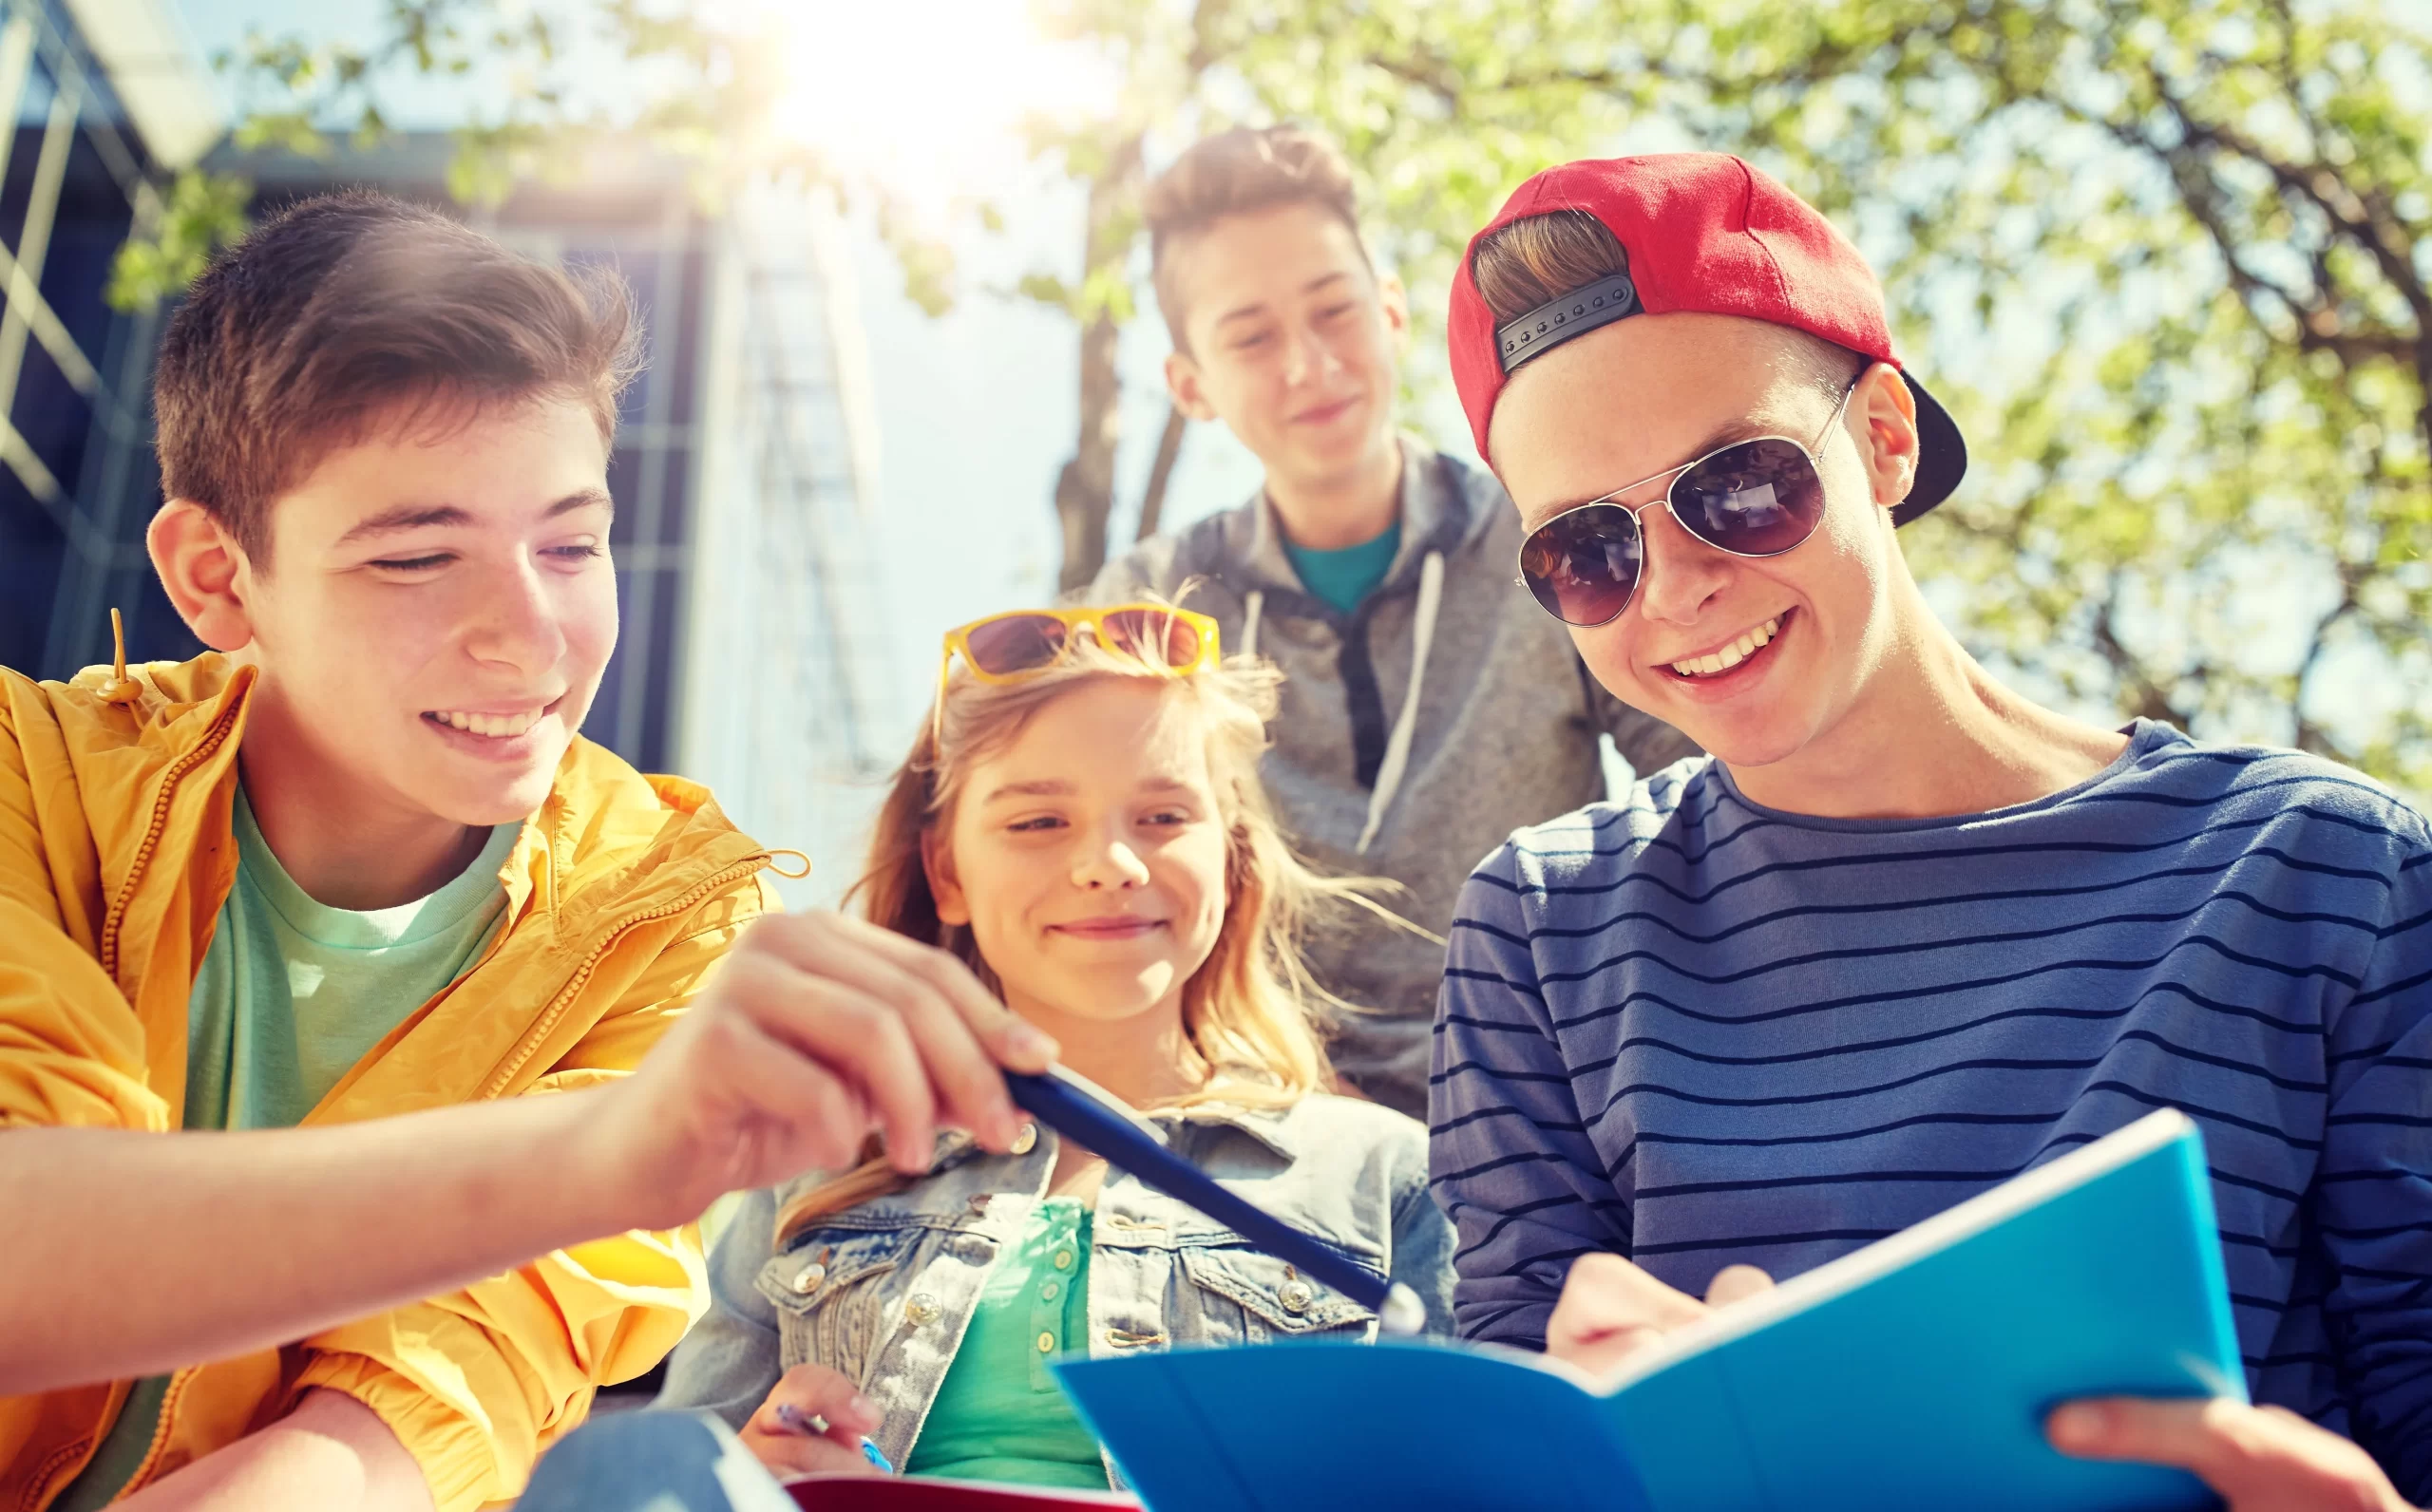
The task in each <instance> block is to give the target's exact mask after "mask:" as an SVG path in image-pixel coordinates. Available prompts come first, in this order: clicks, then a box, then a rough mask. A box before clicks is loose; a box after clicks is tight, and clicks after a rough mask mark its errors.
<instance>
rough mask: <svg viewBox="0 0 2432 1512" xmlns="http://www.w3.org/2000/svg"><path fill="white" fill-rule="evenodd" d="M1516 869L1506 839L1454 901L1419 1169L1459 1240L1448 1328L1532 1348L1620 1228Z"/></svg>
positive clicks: (1620, 1211) (1619, 1211)
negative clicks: (1577, 1277) (1541, 982)
mask: <svg viewBox="0 0 2432 1512" xmlns="http://www.w3.org/2000/svg"><path fill="white" fill-rule="evenodd" d="M1517 871H1518V867H1517V853H1516V852H1515V850H1514V849H1513V847H1511V846H1510V845H1507V846H1505V847H1504V848H1503V849H1502V850H1500V851H1498V852H1496V853H1495V854H1494V855H1493V856H1492V857H1490V858H1489V859H1488V860H1486V862H1485V863H1484V864H1482V865H1481V866H1480V867H1479V868H1478V870H1477V871H1476V872H1475V873H1474V874H1473V876H1472V877H1471V879H1470V880H1469V882H1468V884H1467V886H1465V887H1464V888H1463V890H1462V893H1461V898H1460V903H1459V906H1458V909H1457V912H1456V914H1455V917H1454V921H1453V930H1452V934H1451V936H1450V940H1451V949H1450V951H1449V953H1448V954H1447V957H1446V964H1445V972H1444V986H1443V989H1442V992H1441V993H1440V995H1439V997H1438V999H1437V1006H1436V1015H1435V1062H1434V1068H1433V1073H1432V1074H1431V1076H1430V1077H1429V1086H1428V1110H1429V1114H1430V1117H1429V1120H1428V1122H1429V1125H1430V1126H1431V1128H1432V1130H1433V1136H1432V1140H1431V1143H1430V1147H1429V1158H1428V1162H1429V1166H1430V1171H1431V1181H1432V1182H1433V1184H1434V1186H1435V1198H1436V1200H1437V1201H1438V1202H1439V1203H1441V1204H1442V1205H1443V1207H1444V1210H1445V1212H1446V1213H1447V1214H1448V1215H1449V1216H1450V1217H1451V1218H1452V1219H1453V1224H1454V1233H1455V1236H1456V1239H1457V1244H1458V1247H1457V1249H1456V1250H1455V1251H1454V1273H1455V1278H1454V1292H1453V1318H1454V1328H1455V1330H1456V1331H1457V1332H1459V1333H1460V1335H1461V1336H1462V1337H1464V1338H1472V1339H1483V1340H1487V1341H1490V1342H1492V1343H1497V1344H1509V1345H1513V1346H1516V1347H1519V1348H1524V1349H1531V1350H1536V1349H1543V1348H1544V1347H1545V1338H1546V1320H1547V1318H1548V1317H1549V1315H1550V1314H1551V1313H1552V1312H1553V1305H1554V1300H1555V1298H1556V1297H1557V1296H1559V1295H1561V1292H1562V1283H1563V1277H1564V1276H1566V1275H1568V1272H1569V1270H1570V1262H1571V1261H1572V1260H1573V1259H1575V1258H1576V1257H1579V1256H1581V1255H1585V1254H1587V1253H1589V1252H1591V1251H1596V1250H1612V1251H1617V1252H1622V1253H1626V1252H1627V1251H1628V1248H1629V1231H1628V1226H1627V1225H1628V1210H1627V1208H1626V1207H1625V1205H1624V1204H1623V1203H1622V1202H1620V1201H1619V1200H1616V1198H1615V1196H1614V1193H1613V1189H1612V1186H1611V1184H1610V1182H1609V1181H1606V1176H1605V1171H1604V1167H1603V1164H1602V1162H1599V1161H1598V1160H1597V1158H1596V1152H1595V1147H1594V1145H1593V1144H1591V1143H1589V1140H1588V1137H1587V1125H1586V1124H1585V1121H1584V1120H1583V1119H1582V1118H1581V1117H1580V1111H1579V1107H1578V1105H1577V1103H1576V1102H1575V1100H1574V1099H1573V1097H1572V1095H1571V1083H1570V1075H1569V1072H1568V1068H1566V1067H1565V1065H1564V1063H1563V1058H1562V1052H1561V1050H1560V1049H1559V1048H1558V1047H1557V1045H1556V1043H1555V1037H1554V1026H1553V1024H1552V1022H1551V1021H1550V1019H1549V1017H1548V1015H1547V1010H1546V1003H1545V999H1544V997H1543V996H1542V995H1541V994H1540V993H1539V992H1538V989H1537V985H1536V964H1535V961H1534V959H1533V958H1532V956H1531V954H1530V948H1529V917H1530V909H1529V907H1528V904H1527V897H1526V894H1525V893H1524V891H1523V887H1522V884H1521V883H1520V882H1519V881H1518V879H1517V876H1516V874H1517Z"/></svg>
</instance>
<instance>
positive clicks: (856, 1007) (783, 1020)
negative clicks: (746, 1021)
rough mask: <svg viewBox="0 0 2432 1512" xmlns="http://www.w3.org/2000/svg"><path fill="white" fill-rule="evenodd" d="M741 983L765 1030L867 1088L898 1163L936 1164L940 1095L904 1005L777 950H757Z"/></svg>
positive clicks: (910, 1166)
mask: <svg viewBox="0 0 2432 1512" xmlns="http://www.w3.org/2000/svg"><path fill="white" fill-rule="evenodd" d="M736 986H737V988H738V989H739V990H740V991H741V992H743V993H744V994H745V1001H746V1002H747V1003H748V1004H749V1005H750V1013H751V1017H752V1020H753V1022H754V1023H755V1024H756V1025H757V1026H758V1027H759V1028H760V1030H762V1031H763V1032H765V1033H767V1034H768V1035H769V1036H770V1037H771V1038H772V1039H775V1040H778V1041H780V1042H782V1043H784V1044H786V1045H789V1046H791V1047H792V1048H793V1049H795V1051H796V1052H798V1054H800V1055H807V1056H808V1057H810V1058H811V1059H813V1060H815V1061H817V1062H818V1063H820V1064H821V1065H823V1066H826V1067H827V1068H830V1069H831V1070H833V1071H835V1072H837V1073H838V1074H840V1075H842V1076H844V1077H845V1079H847V1080H849V1081H850V1082H852V1083H853V1085H855V1086H856V1087H860V1088H861V1089H862V1091H863V1093H864V1095H865V1096H866V1097H867V1098H868V1100H869V1106H870V1108H871V1111H873V1112H874V1113H876V1114H877V1115H878V1119H879V1122H880V1124H881V1125H883V1127H884V1128H885V1130H886V1142H887V1151H888V1154H889V1156H890V1157H891V1158H892V1159H893V1161H894V1162H895V1165H896V1168H897V1169H898V1170H902V1171H923V1170H926V1169H928V1162H929V1154H930V1149H931V1145H932V1143H934V1141H935V1139H936V1133H937V1121H938V1102H937V1096H936V1092H935V1089H934V1087H932V1086H931V1083H930V1077H929V1069H928V1068H927V1066H925V1065H924V1064H923V1063H922V1060H921V1051H920V1049H919V1047H918V1046H917V1045H916V1044H915V1043H914V1042H913V1039H912V1034H911V1031H910V1030H908V1029H907V1028H906V1027H905V1025H904V1020H903V1015H902V1013H901V1012H900V1011H897V1010H896V1009H895V1008H893V1007H891V1006H890V1005H889V1003H888V1002H887V1001H886V1000H884V999H882V998H880V997H877V996H874V995H872V994H870V993H869V992H864V991H863V990H861V989H860V988H859V987H857V986H854V985H852V984H851V983H850V982H849V981H847V980H844V979H841V978H839V977H838V976H836V975H832V974H829V973H826V972H820V971H809V970H804V969H803V968H801V967H800V966H798V965H796V964H795V963H794V962H792V961H791V960H789V959H788V958H787V957H786V956H785V955H783V954H778V953H775V952H769V951H759V952H754V953H753V954H752V955H751V956H750V959H749V962H748V964H746V965H745V966H744V970H743V972H742V973H741V974H740V975H739V978H738V981H737V983H736Z"/></svg>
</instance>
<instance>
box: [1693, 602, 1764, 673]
mask: <svg viewBox="0 0 2432 1512" xmlns="http://www.w3.org/2000/svg"><path fill="white" fill-rule="evenodd" d="M1781 630H1782V620H1781V616H1780V615H1779V614H1777V615H1775V616H1774V617H1773V618H1771V619H1769V620H1766V621H1765V622H1764V623H1763V624H1761V625H1759V626H1758V627H1757V628H1756V629H1755V630H1752V631H1750V632H1749V633H1746V634H1745V635H1742V636H1740V637H1739V639H1738V640H1735V641H1733V642H1732V643H1731V644H1730V645H1728V646H1725V647H1724V648H1722V650H1720V651H1718V652H1710V653H1708V654H1706V655H1703V656H1701V657H1699V658H1697V659H1696V660H1695V661H1677V662H1674V663H1673V664H1672V670H1673V671H1676V672H1679V673H1680V674H1681V675H1682V676H1683V677H1712V676H1713V675H1714V674H1715V673H1717V672H1722V671H1730V670H1731V669H1732V668H1734V667H1737V666H1739V664H1740V663H1741V662H1744V661H1746V660H1747V659H1748V658H1749V657H1751V656H1753V655H1755V654H1756V653H1757V648H1758V647H1759V646H1762V645H1764V644H1765V643H1766V642H1768V641H1770V640H1772V639H1773V638H1774V637H1775V636H1776V635H1778V634H1780V633H1781Z"/></svg>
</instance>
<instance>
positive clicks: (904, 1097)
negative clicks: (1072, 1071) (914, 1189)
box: [749, 914, 1054, 1170]
mask: <svg viewBox="0 0 2432 1512" xmlns="http://www.w3.org/2000/svg"><path fill="white" fill-rule="evenodd" d="M749 942H750V943H751V944H753V945H755V946H757V947H759V949H760V950H761V951H762V952H763V953H765V954H769V955H771V956H773V957H775V958H777V959H779V960H781V961H784V962H786V963H787V964H788V965H790V966H791V967H792V968H793V969H794V970H795V971H796V972H798V973H801V974H802V976H803V977H804V978H805V980H806V983H807V984H808V985H807V987H805V988H803V989H800V990H797V991H795V992H785V993H777V994H771V995H770V996H769V1000H768V1001H767V1002H765V1003H764V1004H762V1005H760V1006H761V1007H762V1009H763V1011H764V1012H765V1013H766V1014H767V1016H768V1019H769V1021H770V1022H771V1027H772V1029H774V1030H776V1031H777V1032H779V1033H780V1035H781V1037H786V1038H792V1039H797V1040H798V1041H799V1042H800V1043H802V1044H803V1046H804V1048H805V1049H807V1050H810V1051H811V1052H813V1053H817V1054H820V1055H822V1056H823V1057H828V1056H835V1057H842V1058H843V1059H844V1060H845V1064H847V1065H848V1066H850V1067H851V1068H853V1069H854V1070H856V1071H857V1072H866V1073H867V1075H868V1076H869V1077H870V1081H869V1084H868V1085H869V1090H870V1093H871V1098H872V1101H873V1102H874V1103H875V1104H876V1105H877V1106H878V1107H879V1110H880V1112H881V1114H882V1116H883V1118H884V1119H885V1121H886V1125H887V1132H888V1138H889V1145H890V1147H891V1148H892V1149H893V1150H894V1151H895V1153H896V1155H897V1159H898V1163H899V1165H901V1166H902V1168H904V1169H907V1170H909V1169H919V1168H925V1164H926V1162H927V1159H928V1155H929V1138H928V1135H929V1131H930V1130H931V1129H932V1128H933V1127H934V1125H935V1121H936V1119H937V1118H938V1117H939V1116H940V1115H942V1116H943V1117H945V1118H946V1119H948V1120H949V1121H951V1122H953V1123H955V1124H958V1125H962V1126H964V1127H967V1128H969V1129H970V1130H971V1131H972V1132H973V1134H975V1135H977V1136H978V1138H979V1140H980V1141H981V1143H985V1144H988V1145H990V1146H992V1147H994V1148H997V1149H1003V1148H1004V1147H1005V1146H1006V1145H1008V1144H1010V1143H1012V1141H1013V1139H1014V1135H1015V1132H1016V1129H1018V1128H1019V1126H1020V1120H1019V1118H1018V1116H1017V1115H1016V1113H1015V1111H1014V1106H1013V1102H1012V1100H1011V1099H1010V1098H1009V1097H1008V1096H1007V1095H1006V1092H1005V1086H1004V1079H1003V1077H1002V1076H1000V1075H999V1074H998V1072H997V1067H998V1065H999V1064H1003V1065H1009V1066H1013V1067H1015V1068H1016V1069H1034V1068H1045V1066H1046V1065H1047V1064H1048V1063H1049V1061H1051V1060H1052V1059H1053V1058H1054V1042H1053V1041H1051V1040H1049V1039H1048V1038H1047V1037H1046V1036H1045V1035H1043V1034H1041V1033H1039V1032H1038V1031H1037V1030H1035V1029H1033V1028H1032V1027H1031V1026H1029V1025H1028V1024H1025V1023H1023V1022H1022V1021H1021V1020H1020V1019H1019V1018H1018V1017H1016V1015H1015V1014H1014V1013H1012V1012H1011V1011H1008V1010H1007V1009H1006V1008H1004V1007H1003V1006H1002V1005H1001V1004H999V1003H997V1001H996V1000H995V999H994V998H992V997H991V996H989V994H988V992H987V991H986V990H985V989H984V988H982V987H981V986H980V985H979V983H978V979H977V978H975V977H973V976H972V974H971V973H970V972H969V971H968V970H967V969H965V968H964V966H963V965H962V963H961V962H959V961H958V960H956V959H955V958H954V957H953V956H951V955H949V954H946V953H945V952H943V951H940V950H935V949H932V948H930V947H928V946H925V945H921V944H920V943H918V942H916V941H913V940H909V939H906V938H904V937H903V936H900V935H897V934H895V933H894V932H892V931H890V930H885V929H881V928H879V927H878V926H876V925H874V924H870V923H868V922H866V921H864V920H861V919H854V918H847V917H844V916H842V915H836V914H805V915H791V916H784V917H772V918H769V919H766V920H763V921H762V923H761V924H760V925H757V926H754V931H753V936H751V937H750V941H749ZM779 1026H782V1027H779Z"/></svg>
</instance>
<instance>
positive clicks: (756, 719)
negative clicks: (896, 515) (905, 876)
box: [676, 182, 916, 903]
mask: <svg viewBox="0 0 2432 1512" xmlns="http://www.w3.org/2000/svg"><path fill="white" fill-rule="evenodd" d="M712 236H713V237H714V241H715V245H714V250H713V252H712V258H711V271H710V279H711V288H710V296H709V299H708V302H707V303H708V308H709V312H710V313H709V322H710V324H709V331H708V333H707V337H706V346H705V350H704V353H703V358H702V364H701V380H702V385H703V392H702V397H701V404H700V408H699V415H700V422H699V423H700V425H702V427H703V430H704V433H705V434H704V444H703V445H702V447H701V449H700V456H701V459H702V470H701V473H700V476H699V478H698V480H697V482H696V486H695V489H694V502H693V519H694V533H693V548H692V549H693V571H692V575H691V577H692V593H691V595H690V600H689V610H688V614H687V616H686V622H685V626H684V633H683V644H684V646H685V647H686V655H685V658H684V671H683V673H682V675H681V677H680V678H679V683H680V685H681V687H682V690H683V703H682V708H681V711H680V714H679V717H678V728H679V730H680V732H681V733H680V737H679V740H678V742H677V745H676V753H677V762H676V765H677V768H678V769H679V770H681V771H683V772H685V773H686V774H687V775H689V776H693V777H695V778H698V779H699V780H701V781H703V782H706V783H708V784H710V786H711V787H712V789H713V790H714V791H715V792H716V793H717V795H718V799H719V802H720V803H721V804H722V805H723V806H724V807H725V808H726V810H727V812H728V813H729V814H730V815H731V817H732V818H733V819H734V820H735V822H737V823H738V824H740V825H742V826H743V828H745V829H746V830H748V831H750V833H751V834H753V835H755V836H757V837H759V838H760V839H762V840H763V841H767V842H768V843H770V844H774V845H791V846H794V847H796V848H798V849H800V850H802V851H804V852H806V853H807V854H808V855H810V856H811V857H812V858H813V864H814V872H813V875H812V876H811V877H810V878H809V879H807V880H806V881H803V882H800V883H797V884H792V885H790V886H788V888H787V889H786V890H787V892H788V895H789V900H791V901H794V902H797V903H800V902H809V901H820V902H830V901H833V900H834V899H835V898H837V897H838V896H839V895H840V894H841V893H842V891H843V890H844V888H845V886H846V885H848V884H849V883H850V882H851V880H852V879H853V876H854V875H855V873H856V872H857V871H858V868H859V865H860V860H861V856H860V851H861V842H862V839H863V834H864V829H865V827H866V824H867V822H868V820H869V818H870V816H871V814H872V813H873V812H874V811H875V808H876V805H877V803H878V802H879V799H880V797H881V796H882V792H883V779H884V777H885V774H886V772H887V770H888V769H889V767H890V766H891V765H893V763H894V762H896V761H897V760H899V759H900V758H901V755H902V750H903V747H904V741H905V738H906V734H907V731H908V729H909V727H910V723H911V721H912V719H913V717H914V716H915V712H916V709H915V706H914V704H913V701H912V700H911V699H910V698H908V697H907V696H906V693H907V691H908V690H907V686H906V685H905V683H904V682H903V681H902V668H901V667H900V665H899V662H898V658H896V657H895V655H894V654H893V652H894V644H893V641H892V638H891V637H890V636H889V634H888V633H887V630H886V626H885V624H884V621H883V610H884V605H883V594H882V589H881V585H880V580H879V567H878V564H879V554H878V552H877V550H876V545H875V541H874V539H873V536H874V522H875V515H876V510H877V506H878V468H879V444H878V425H877V419H876V415H875V411H874V407H873V404H872V399H871V393H870V380H869V371H868V367H869V365H868V356H867V350H866V346H865V344H864V336H863V331H862V325H861V317H860V311H859V294H858V291H857V287H856V283H855V280H854V276H853V265H852V258H851V255H850V250H849V248H848V247H847V246H846V244H845V234H844V231H843V228H842V226H841V225H840V223H839V221H838V217H837V215H836V212H835V208H834V205H833V203H832V201H831V200H830V199H829V198H827V197H826V194H825V193H824V192H822V191H817V190H803V189H799V188H796V187H792V186H789V185H783V184H778V183H766V182H764V183H758V184H754V185H752V186H751V187H750V188H749V189H747V190H746V191H745V192H744V193H742V194H741V195H739V196H738V197H737V198H736V200H735V202H734V204H733V206H732V208H731V212H730V214H728V215H727V216H726V217H723V218H722V219H721V220H720V221H719V222H718V223H717V224H716V226H715V227H714V228H713V230H712Z"/></svg>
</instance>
